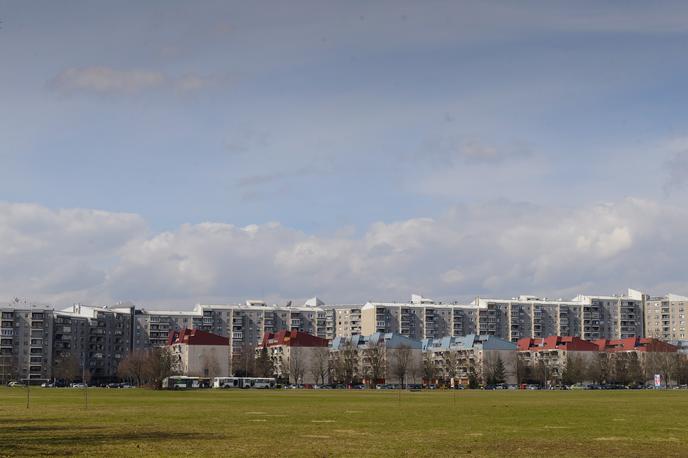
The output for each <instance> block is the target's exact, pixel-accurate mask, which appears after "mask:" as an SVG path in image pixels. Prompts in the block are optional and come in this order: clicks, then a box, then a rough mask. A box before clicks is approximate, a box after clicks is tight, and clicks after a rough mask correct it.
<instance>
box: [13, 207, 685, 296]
mask: <svg viewBox="0 0 688 458" xmlns="http://www.w3.org/2000/svg"><path fill="white" fill-rule="evenodd" d="M687 223H688V211H687V210H685V209H683V208H677V207H671V206H667V205H665V204H660V203H657V202H654V201H648V200H640V199H631V198H629V199H625V200H622V201H618V202H611V203H600V204H595V205H587V206H582V207H579V208H572V209H568V210H566V211H565V210H562V209H559V208H556V209H555V208H549V207H541V206H535V205H531V204H517V203H511V202H503V201H502V202H494V203H490V204H484V205H472V206H462V207H455V208H452V209H451V210H449V211H447V212H446V213H445V214H443V215H441V216H440V217H437V218H413V219H409V220H404V221H397V222H390V223H385V222H379V223H376V224H373V225H371V226H370V227H368V228H367V230H365V231H364V232H363V233H362V234H361V235H358V236H357V235H355V233H352V232H351V231H341V232H336V233H334V234H332V235H317V236H316V235H312V234H307V233H304V232H303V231H299V230H296V229H293V228H289V227H286V226H284V225H282V224H279V223H268V224H261V225H249V226H245V227H239V226H234V225H231V224H226V223H212V222H206V223H200V224H185V225H182V226H180V227H179V228H176V229H174V230H170V231H165V232H160V233H151V232H150V230H149V229H148V227H147V225H146V223H145V221H144V220H143V219H142V218H141V217H140V216H137V215H133V214H124V213H110V212H103V211H95V210H82V209H67V210H51V209H47V208H44V207H41V206H38V205H30V204H8V203H5V204H1V205H0V250H1V254H2V256H0V291H2V292H3V293H4V294H5V296H6V297H7V298H10V297H14V296H24V297H30V298H33V299H38V300H44V301H52V302H56V303H58V304H65V303H69V302H71V301H77V300H78V301H94V302H97V301H101V302H107V301H114V300H133V301H136V302H138V303H141V304H142V305H149V306H153V307H155V306H169V307H174V306H189V305H190V304H193V303H195V302H199V301H202V302H205V301H212V302H218V301H219V302H231V301H240V300H242V299H246V298H249V297H251V298H255V297H263V298H265V297H269V298H275V299H276V300H282V299H284V300H286V299H292V298H293V299H303V298H306V297H309V296H311V295H313V294H318V295H319V296H322V297H324V298H326V299H327V300H328V301H330V302H352V301H358V302H362V301H365V300H369V299H378V300H399V299H404V298H406V297H407V296H408V295H409V294H411V293H412V292H419V293H423V294H426V295H429V296H431V297H432V296H434V297H437V298H447V299H466V300H467V299H468V298H470V297H471V296H473V295H477V294H480V295H482V296H489V295H492V296H499V297H511V296H513V295H516V294H519V293H535V294H543V295H550V296H551V295H557V296H562V297H567V296H572V295H575V294H577V293H581V292H587V293H614V292H618V291H621V290H623V289H624V288H626V287H637V288H640V289H645V290H647V291H649V292H651V293H656V294H660V293H665V292H667V291H665V290H663V289H660V288H664V287H667V286H671V287H672V288H678V289H677V290H676V292H679V293H686V292H687V291H686V289H687V287H688V284H687V283H686V282H685V278H684V277H682V262H683V259H685V257H686V255H688V241H686V240H685V238H684V237H683V233H682V232H683V229H682V228H683V227H685V225H686V224H687Z"/></svg>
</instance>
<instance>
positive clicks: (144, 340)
mask: <svg viewBox="0 0 688 458" xmlns="http://www.w3.org/2000/svg"><path fill="white" fill-rule="evenodd" d="M686 306H688V298H686V297H683V296H677V295H674V294H668V295H666V296H664V297H651V296H648V295H645V294H642V293H640V292H638V291H635V290H628V292H627V293H626V294H623V295H617V296H586V295H581V296H577V297H575V298H573V299H571V300H560V299H557V300H552V299H546V298H538V297H534V296H519V297H517V298H512V299H488V298H482V297H477V298H476V299H475V300H474V301H472V302H471V303H469V304H460V303H457V302H452V303H446V302H439V301H434V300H431V299H428V298H425V297H422V296H420V295H413V296H412V297H411V300H410V301H408V302H367V303H366V304H351V305H329V304H325V303H324V302H323V301H321V300H320V299H318V298H317V297H315V298H312V299H310V300H308V301H306V302H305V303H304V304H302V305H292V304H291V303H289V304H287V305H269V304H267V303H265V302H263V301H253V300H251V301H246V303H244V304H229V305H227V304H216V305H213V304H198V305H196V306H195V307H193V308H192V309H191V310H185V311H161V310H148V309H145V308H141V307H137V306H134V305H133V304H131V303H118V304H115V305H113V306H104V307H94V306H87V305H81V304H76V305H73V306H71V307H69V308H66V309H62V310H54V309H53V308H52V307H50V306H47V305H40V304H32V303H29V302H24V301H19V300H15V301H13V302H11V303H7V304H2V305H0V318H1V321H0V379H2V380H6V379H7V378H12V377H15V378H16V377H21V378H28V379H30V380H36V381H38V380H47V379H50V378H51V377H53V376H54V372H55V370H54V369H55V367H56V366H59V365H60V364H63V363H64V361H66V360H67V359H71V360H76V362H77V363H78V366H79V368H81V370H82V371H88V372H89V374H90V376H92V377H95V378H96V379H97V380H108V379H112V378H115V377H116V375H117V366H118V364H119V361H121V360H122V358H124V357H125V356H126V355H127V354H128V353H129V352H132V351H134V350H137V349H146V348H150V347H156V346H164V345H166V344H167V343H168V337H169V334H170V332H171V331H179V330H182V329H196V330H200V331H204V332H209V333H213V334H216V335H219V336H222V337H225V338H227V339H228V346H229V354H230V357H229V358H228V359H229V364H230V365H231V361H232V355H236V354H238V353H240V352H242V351H243V352H252V351H253V349H255V348H256V346H257V345H259V344H260V343H261V342H263V340H264V339H265V337H266V336H268V335H270V334H274V333H277V332H279V331H283V330H288V331H298V332H302V333H307V334H310V335H313V336H315V337H319V338H321V339H328V340H330V341H332V340H334V339H335V338H337V337H350V336H360V335H366V336H370V335H373V334H378V333H379V334H399V335H401V336H403V337H406V338H409V339H412V340H419V341H420V340H423V339H442V338H445V337H465V336H469V335H476V336H494V337H497V338H500V339H503V340H506V341H509V342H513V343H515V342H517V341H518V340H519V339H522V338H525V337H528V338H542V337H545V336H550V335H562V336H575V337H580V338H582V339H587V340H595V339H624V338H629V337H655V338H660V339H664V340H683V339H685V338H686V320H685V315H686ZM230 370H231V366H230Z"/></svg>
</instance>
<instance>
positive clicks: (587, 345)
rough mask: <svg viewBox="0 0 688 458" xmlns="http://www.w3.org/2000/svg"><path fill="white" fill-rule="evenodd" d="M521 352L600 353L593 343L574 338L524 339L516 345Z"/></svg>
mask: <svg viewBox="0 0 688 458" xmlns="http://www.w3.org/2000/svg"><path fill="white" fill-rule="evenodd" d="M516 345H517V346H518V350H519V351H542V350H567V351H598V350H599V348H598V346H597V345H595V344H594V343H593V342H590V341H587V340H583V339H581V338H579V337H573V336H549V337H545V338H544V339H540V338H535V339H533V338H530V337H524V338H523V339H519V341H518V342H517V343H516Z"/></svg>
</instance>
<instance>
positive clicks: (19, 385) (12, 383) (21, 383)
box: [7, 382, 26, 388]
mask: <svg viewBox="0 0 688 458" xmlns="http://www.w3.org/2000/svg"><path fill="white" fill-rule="evenodd" d="M7 386H9V387H12V388H14V387H21V386H26V384H24V383H23V382H10V383H8V384H7Z"/></svg>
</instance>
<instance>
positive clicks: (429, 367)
mask: <svg viewBox="0 0 688 458" xmlns="http://www.w3.org/2000/svg"><path fill="white" fill-rule="evenodd" d="M422 364H423V379H424V380H426V381H427V383H433V382H434V380H435V378H436V377H437V366H436V365H435V361H433V353H432V352H429V351H428V352H425V353H423V362H422Z"/></svg>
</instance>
